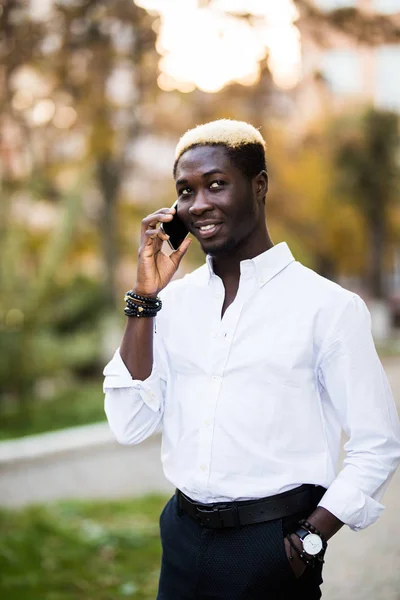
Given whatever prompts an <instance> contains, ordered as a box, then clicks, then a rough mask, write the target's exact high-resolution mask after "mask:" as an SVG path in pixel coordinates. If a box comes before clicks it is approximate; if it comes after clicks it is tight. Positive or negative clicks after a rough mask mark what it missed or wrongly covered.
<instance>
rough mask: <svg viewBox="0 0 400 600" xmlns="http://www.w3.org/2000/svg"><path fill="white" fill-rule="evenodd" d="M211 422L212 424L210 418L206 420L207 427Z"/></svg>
mask: <svg viewBox="0 0 400 600" xmlns="http://www.w3.org/2000/svg"><path fill="white" fill-rule="evenodd" d="M209 424H210V420H209V419H206V420H205V421H204V425H205V426H206V427H208V426H209Z"/></svg>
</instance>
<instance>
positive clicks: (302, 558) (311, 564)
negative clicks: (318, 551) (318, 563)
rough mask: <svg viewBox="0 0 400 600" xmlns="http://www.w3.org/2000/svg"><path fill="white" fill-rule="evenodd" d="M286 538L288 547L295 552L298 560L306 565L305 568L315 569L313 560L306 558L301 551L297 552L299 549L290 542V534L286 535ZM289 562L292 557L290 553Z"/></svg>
mask: <svg viewBox="0 0 400 600" xmlns="http://www.w3.org/2000/svg"><path fill="white" fill-rule="evenodd" d="M286 538H287V539H288V541H289V544H290V547H291V548H292V549H293V550H296V552H297V554H298V555H299V557H300V559H301V560H302V562H303V563H304V564H305V565H306V567H315V560H314V558H312V557H311V558H308V556H306V554H305V553H304V552H302V551H301V550H299V548H298V547H297V546H296V544H295V543H294V542H293V540H292V534H291V533H288V534H287V536H286ZM289 558H290V560H293V555H292V553H290V556H289Z"/></svg>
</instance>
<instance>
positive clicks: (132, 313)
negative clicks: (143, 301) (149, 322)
mask: <svg viewBox="0 0 400 600" xmlns="http://www.w3.org/2000/svg"><path fill="white" fill-rule="evenodd" d="M124 313H125V314H126V316H127V317H155V316H156V315H157V311H156V310H150V309H149V308H143V307H142V306H137V307H136V308H132V307H130V306H126V307H125V308H124Z"/></svg>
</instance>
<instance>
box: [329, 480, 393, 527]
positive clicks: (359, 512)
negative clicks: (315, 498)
mask: <svg viewBox="0 0 400 600" xmlns="http://www.w3.org/2000/svg"><path fill="white" fill-rule="evenodd" d="M318 506H322V507H323V508H326V510H329V512H331V513H332V514H333V515H335V517H337V518H338V519H340V521H342V522H343V523H346V525H348V526H349V527H350V529H353V530H354V531H359V530H360V529H365V527H368V526H369V525H372V523H375V521H376V520H377V519H378V518H379V517H380V515H381V513H382V511H383V510H384V508H385V507H384V506H383V505H382V504H380V503H379V502H377V501H376V500H374V499H373V498H371V497H370V496H367V494H364V492H362V491H361V490H360V489H358V488H356V487H355V486H354V485H352V484H350V483H348V482H347V481H345V480H342V479H340V478H339V477H338V478H336V479H335V480H334V481H333V483H332V484H331V485H330V486H329V488H328V490H327V492H326V493H325V494H324V495H323V497H322V498H321V500H320V502H319V505H318Z"/></svg>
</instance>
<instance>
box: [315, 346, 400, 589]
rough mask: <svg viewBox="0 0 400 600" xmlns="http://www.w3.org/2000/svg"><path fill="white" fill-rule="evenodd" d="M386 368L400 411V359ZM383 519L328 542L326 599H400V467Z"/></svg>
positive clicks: (342, 532)
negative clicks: (361, 529)
mask: <svg viewBox="0 0 400 600" xmlns="http://www.w3.org/2000/svg"><path fill="white" fill-rule="evenodd" d="M384 367H385V370H386V373H387V375H388V378H389V381H390V384H391V386H392V390H393V393H394V396H395V399H396V404H397V408H398V411H399V413H400V360H399V359H398V358H397V359H396V358H391V359H386V360H385V361H384ZM382 504H384V506H385V507H386V509H385V511H384V512H383V514H382V516H381V517H380V519H379V520H378V521H377V522H376V523H375V524H374V525H371V526H370V527H368V528H367V529H365V530H363V531H359V532H357V533H355V532H353V531H351V530H350V529H349V528H348V527H343V528H342V529H341V530H340V531H339V532H338V533H337V534H336V536H335V537H334V538H332V540H331V541H330V543H329V549H328V553H327V557H326V565H325V568H324V575H323V577H324V584H323V586H322V591H323V600H400V470H398V471H397V472H396V474H395V476H394V478H393V479H392V481H391V483H390V485H389V488H388V490H387V491H386V493H385V495H384V498H383V501H382Z"/></svg>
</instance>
